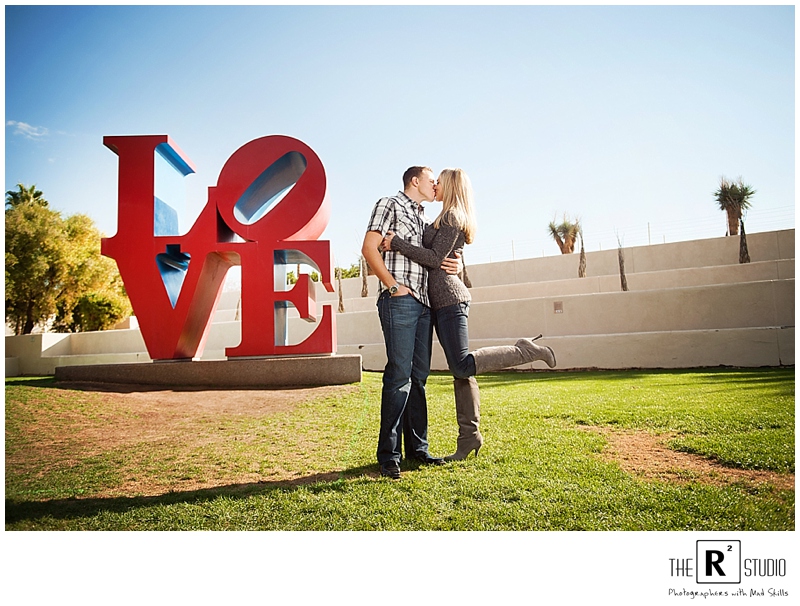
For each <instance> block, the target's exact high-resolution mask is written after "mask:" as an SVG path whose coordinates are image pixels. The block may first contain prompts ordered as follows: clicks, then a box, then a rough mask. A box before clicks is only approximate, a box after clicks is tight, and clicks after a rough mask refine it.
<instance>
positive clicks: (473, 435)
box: [382, 168, 556, 461]
mask: <svg viewBox="0 0 800 606" xmlns="http://www.w3.org/2000/svg"><path fill="white" fill-rule="evenodd" d="M435 192H436V200H437V201H438V202H442V212H441V213H440V214H439V216H438V217H437V218H436V220H435V221H434V222H433V223H431V224H430V225H429V226H428V227H427V228H426V229H425V232H424V234H423V238H422V244H423V247H424V248H423V247H419V246H413V245H411V244H409V243H408V242H406V241H405V240H403V239H402V238H395V237H394V233H392V232H389V233H388V234H386V237H385V238H384V239H383V242H382V246H383V248H384V249H385V250H396V251H398V252H400V253H402V254H403V255H405V256H407V257H408V258H409V259H412V260H414V261H416V262H417V263H420V264H421V265H424V266H426V267H427V268H428V296H429V297H430V301H431V309H432V310H433V312H434V326H435V327H436V334H437V336H438V338H439V343H441V345H442V349H444V353H445V357H446V358H447V364H448V366H449V367H450V371H451V372H452V373H453V377H454V381H453V388H454V390H455V400H456V419H457V421H458V448H457V449H456V452H455V453H453V454H452V455H450V456H447V457H445V459H446V460H448V461H460V460H463V459H465V458H466V457H467V455H469V453H470V452H472V451H473V450H474V451H475V456H478V451H479V450H480V448H481V446H482V445H483V436H481V433H480V430H479V421H480V391H479V389H478V382H477V381H476V380H475V375H476V374H481V373H485V372H491V371H493V370H500V369H503V368H510V367H512V366H518V365H520V364H525V363H527V362H534V361H536V360H544V361H545V362H546V363H547V365H548V366H549V367H550V368H553V367H554V366H555V365H556V356H555V353H553V350H552V349H550V348H549V347H542V346H540V345H536V344H535V343H534V342H533V341H535V340H536V339H538V338H540V337H541V336H542V335H539V336H538V337H535V338H534V339H520V340H518V341H517V342H516V344H515V345H503V346H499V347H483V348H481V349H478V350H476V351H473V352H470V351H469V332H468V329H467V318H468V316H469V304H470V301H471V299H472V297H471V296H470V294H469V290H467V287H466V286H464V283H463V282H462V281H461V280H460V279H459V278H458V277H457V276H453V275H448V274H446V273H445V272H444V271H442V270H441V269H439V266H440V265H441V264H442V260H443V259H444V258H445V257H448V256H450V257H455V253H459V254H461V252H462V251H463V248H464V244H470V243H471V242H472V239H473V235H474V233H475V227H476V225H475V212H474V205H473V194H472V184H471V183H470V180H469V177H468V176H467V174H466V173H465V172H464V171H463V170H461V169H460V168H454V169H450V168H448V169H445V170H443V171H442V172H441V174H440V175H439V179H438V181H437V183H436V187H435Z"/></svg>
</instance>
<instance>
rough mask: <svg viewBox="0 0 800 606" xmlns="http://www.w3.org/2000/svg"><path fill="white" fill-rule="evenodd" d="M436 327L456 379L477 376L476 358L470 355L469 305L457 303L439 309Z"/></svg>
mask: <svg viewBox="0 0 800 606" xmlns="http://www.w3.org/2000/svg"><path fill="white" fill-rule="evenodd" d="M433 314H434V325H435V326H436V336H437V337H438V339H439V344H440V345H441V346H442V349H443V350H444V355H445V358H447V366H448V367H449V368H450V372H452V373H453V376H454V377H455V378H456V379H468V378H469V377H471V376H473V375H475V358H474V357H473V356H472V354H470V353H469V328H468V322H467V320H468V318H469V303H456V304H455V305H448V306H447V307H442V308H441V309H437V310H436V311H435V312H433Z"/></svg>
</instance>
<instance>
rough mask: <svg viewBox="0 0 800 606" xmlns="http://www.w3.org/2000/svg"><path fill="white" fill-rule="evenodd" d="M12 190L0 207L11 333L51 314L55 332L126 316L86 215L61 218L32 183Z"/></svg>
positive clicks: (115, 275)
mask: <svg viewBox="0 0 800 606" xmlns="http://www.w3.org/2000/svg"><path fill="white" fill-rule="evenodd" d="M18 188H19V191H18V192H15V191H9V192H6V210H5V220H6V232H5V234H6V251H5V253H6V322H8V323H10V324H11V325H12V326H13V327H14V332H15V333H16V334H29V333H30V332H32V331H33V328H34V327H35V326H36V325H37V324H40V323H42V322H45V321H48V320H50V319H53V318H54V320H55V322H54V328H55V329H56V330H58V331H79V330H101V329H104V328H109V327H110V326H112V325H113V324H115V323H116V322H118V321H119V320H121V319H122V318H124V317H125V316H126V315H128V314H130V311H131V309H130V303H129V301H128V298H127V295H126V294H125V290H124V287H123V285H122V280H121V278H120V276H119V272H118V271H117V268H116V264H115V263H114V261H113V260H111V259H109V258H107V257H103V256H101V255H100V239H101V237H102V234H101V233H100V232H99V231H98V230H97V228H96V227H95V225H94V222H93V221H92V219H91V218H89V217H88V216H86V215H73V216H70V217H68V218H67V219H63V218H62V217H61V213H59V212H57V211H54V210H52V209H50V208H49V205H48V203H47V201H46V200H45V199H44V197H43V196H42V192H40V191H38V190H36V187H35V186H31V187H29V188H25V186H23V185H22V184H20V185H18ZM76 312H77V315H76Z"/></svg>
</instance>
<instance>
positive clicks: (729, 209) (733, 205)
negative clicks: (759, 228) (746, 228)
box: [714, 177, 756, 236]
mask: <svg viewBox="0 0 800 606" xmlns="http://www.w3.org/2000/svg"><path fill="white" fill-rule="evenodd" d="M755 193H756V191H755V190H754V189H753V188H752V187H750V186H749V185H745V184H744V182H743V181H742V178H741V177H739V180H738V181H737V182H735V183H734V182H733V181H728V180H727V179H726V178H725V177H721V178H720V182H719V189H718V190H717V191H716V192H714V195H715V196H716V198H717V203H718V204H719V208H720V210H724V211H725V212H726V213H727V214H728V233H727V234H725V235H727V236H736V235H738V234H739V222H740V221H741V219H742V211H743V210H747V209H748V208H750V197H751V196H752V195H753V194H755Z"/></svg>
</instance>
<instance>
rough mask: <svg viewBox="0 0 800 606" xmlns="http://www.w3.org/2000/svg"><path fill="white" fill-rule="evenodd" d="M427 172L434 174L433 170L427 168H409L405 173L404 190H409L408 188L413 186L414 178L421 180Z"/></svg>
mask: <svg viewBox="0 0 800 606" xmlns="http://www.w3.org/2000/svg"><path fill="white" fill-rule="evenodd" d="M426 170H427V171H428V172H430V173H432V172H433V170H431V169H430V168H429V167H427V166H412V167H411V168H407V169H406V172H404V173H403V189H408V186H409V185H411V179H413V178H414V177H417V178H419V176H420V175H422V173H423V172H425V171H426Z"/></svg>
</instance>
